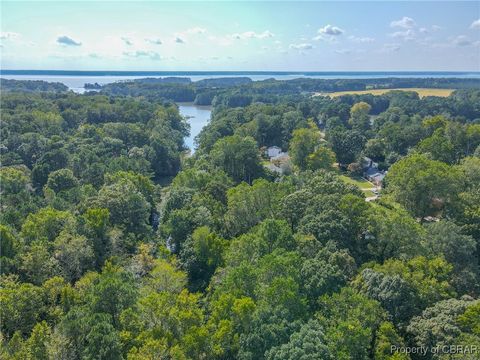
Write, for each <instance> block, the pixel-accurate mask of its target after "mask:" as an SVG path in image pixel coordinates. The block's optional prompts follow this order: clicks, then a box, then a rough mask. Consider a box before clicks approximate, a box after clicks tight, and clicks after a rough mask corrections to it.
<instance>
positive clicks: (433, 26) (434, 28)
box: [432, 25, 442, 31]
mask: <svg viewBox="0 0 480 360" xmlns="http://www.w3.org/2000/svg"><path fill="white" fill-rule="evenodd" d="M441 28H442V27H441V26H438V25H432V31H438V30H440V29H441Z"/></svg>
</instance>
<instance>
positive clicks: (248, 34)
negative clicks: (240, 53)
mask: <svg viewBox="0 0 480 360" xmlns="http://www.w3.org/2000/svg"><path fill="white" fill-rule="evenodd" d="M274 36H275V34H273V33H272V32H270V31H269V30H265V31H264V32H261V33H256V32H255V31H245V32H243V33H235V34H232V35H231V37H232V38H234V39H237V40H242V39H267V38H271V37H274Z"/></svg>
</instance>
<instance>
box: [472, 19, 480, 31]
mask: <svg viewBox="0 0 480 360" xmlns="http://www.w3.org/2000/svg"><path fill="white" fill-rule="evenodd" d="M470 29H480V19H478V20H475V21H474V22H472V24H471V25H470Z"/></svg>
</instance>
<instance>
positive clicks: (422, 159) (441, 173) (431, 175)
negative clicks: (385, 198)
mask: <svg viewBox="0 0 480 360" xmlns="http://www.w3.org/2000/svg"><path fill="white" fill-rule="evenodd" d="M386 183H387V190H388V192H389V193H391V194H392V195H393V197H394V199H395V200H396V201H398V202H399V203H400V204H402V205H403V206H404V207H405V208H406V209H407V210H408V211H409V212H410V213H411V214H412V215H414V216H417V217H420V219H423V218H424V217H425V216H427V215H432V214H435V213H436V212H438V211H439V210H442V209H444V208H448V206H450V205H451V204H452V203H453V202H455V201H456V200H457V196H458V193H459V191H460V187H461V181H460V177H459V172H458V171H457V170H456V169H455V168H454V167H450V166H448V165H447V164H445V163H442V162H440V161H436V160H430V159H428V158H427V157H426V156H425V155H420V154H413V155H410V156H407V157H405V158H403V159H402V160H400V161H398V162H396V163H395V164H394V165H393V166H392V167H391V168H390V170H389V172H388V174H387V177H386Z"/></svg>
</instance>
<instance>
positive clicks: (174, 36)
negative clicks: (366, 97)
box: [0, 1, 480, 71]
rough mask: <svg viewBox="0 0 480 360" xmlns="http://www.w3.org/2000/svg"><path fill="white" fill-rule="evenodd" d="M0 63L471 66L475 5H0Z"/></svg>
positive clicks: (478, 9) (477, 36)
mask: <svg viewBox="0 0 480 360" xmlns="http://www.w3.org/2000/svg"><path fill="white" fill-rule="evenodd" d="M1 7H2V8H1V48H0V51H1V62H2V64H1V66H2V68H3V69H64V70H158V71H161V70H279V71H280V70H286V71H288V70H291V71H292V70H298V71H341V70H343V71H373V70H380V71H381V70H391V71H395V70H444V71H448V70H452V71H454V70H457V71H472V70H473V71H480V2H479V1H468V2H459V1H454V2H449V1H425V2H417V1H402V2H393V1H371V2H364V1H336V2H325V1H321V2H320V1H318V2H313V1H312V2H290V1H282V2H274V1H268V2H254V1H249V2H232V1H222V2H183V1H177V2H160V1H155V2H138V1H128V2H127V1H123V2H112V1H104V2H98V1H96V2H94V1H89V2H86V1H84V2H75V1H63V2H41V1H35V2H20V1H15V2H13V1H12V2H7V1H2V2H1Z"/></svg>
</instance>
